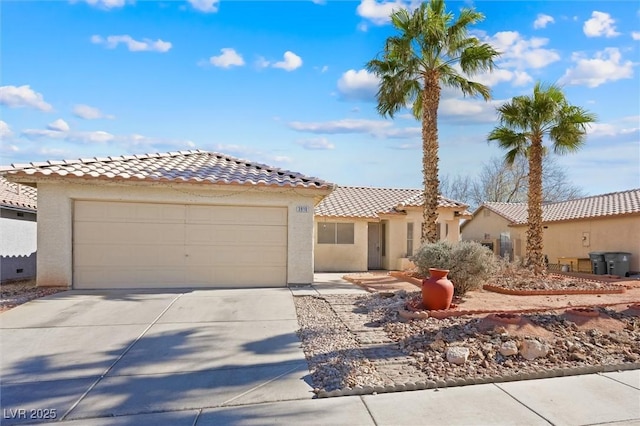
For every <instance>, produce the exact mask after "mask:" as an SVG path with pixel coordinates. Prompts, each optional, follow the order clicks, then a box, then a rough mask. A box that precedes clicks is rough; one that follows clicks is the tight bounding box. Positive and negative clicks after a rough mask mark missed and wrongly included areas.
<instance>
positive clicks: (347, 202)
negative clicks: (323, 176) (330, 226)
mask: <svg viewBox="0 0 640 426" xmlns="http://www.w3.org/2000/svg"><path fill="white" fill-rule="evenodd" d="M422 200H423V197H422V190H421V189H393V188H363V187H353V186H341V187H338V188H336V189H335V190H334V191H333V192H332V193H331V194H329V195H328V196H327V197H325V198H324V200H322V201H321V202H320V204H318V205H317V206H316V209H315V214H316V216H326V217H359V218H370V219H377V218H378V215H379V214H398V213H401V212H400V210H398V209H397V207H403V206H404V207H420V206H422V204H423V203H422ZM438 205H439V206H440V207H454V208H458V209H459V210H460V211H466V208H467V206H466V205H465V204H462V203H459V202H457V201H454V200H450V199H448V198H444V197H440V200H439V203H438Z"/></svg>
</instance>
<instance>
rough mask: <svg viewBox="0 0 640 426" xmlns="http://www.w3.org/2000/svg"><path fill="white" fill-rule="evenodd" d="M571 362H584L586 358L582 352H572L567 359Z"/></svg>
mask: <svg viewBox="0 0 640 426" xmlns="http://www.w3.org/2000/svg"><path fill="white" fill-rule="evenodd" d="M569 359H570V360H571V361H586V360H587V356H586V355H585V354H584V353H582V352H573V353H572V354H571V356H570V357H569Z"/></svg>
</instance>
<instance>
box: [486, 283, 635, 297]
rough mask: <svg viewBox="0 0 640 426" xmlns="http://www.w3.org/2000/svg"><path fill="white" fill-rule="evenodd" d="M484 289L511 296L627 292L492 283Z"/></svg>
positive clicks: (613, 289)
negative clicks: (516, 287) (515, 287)
mask: <svg viewBox="0 0 640 426" xmlns="http://www.w3.org/2000/svg"><path fill="white" fill-rule="evenodd" d="M482 289H483V290H487V291H492V292H494V293H500V294H508V295H511V296H562V295H572V294H621V293H625V292H626V291H627V289H626V288H625V287H618V288H611V289H602V290H586V289H585V290H579V289H575V290H574V289H566V290H514V289H510V288H504V287H498V286H494V285H490V284H485V285H483V286H482Z"/></svg>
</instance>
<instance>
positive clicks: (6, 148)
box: [0, 143, 20, 154]
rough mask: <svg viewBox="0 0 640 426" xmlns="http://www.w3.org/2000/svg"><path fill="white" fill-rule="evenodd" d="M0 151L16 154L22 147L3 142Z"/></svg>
mask: <svg viewBox="0 0 640 426" xmlns="http://www.w3.org/2000/svg"><path fill="white" fill-rule="evenodd" d="M0 151H1V152H9V153H11V154H14V153H16V152H19V151H20V148H19V147H18V145H13V144H8V143H3V144H2V145H0Z"/></svg>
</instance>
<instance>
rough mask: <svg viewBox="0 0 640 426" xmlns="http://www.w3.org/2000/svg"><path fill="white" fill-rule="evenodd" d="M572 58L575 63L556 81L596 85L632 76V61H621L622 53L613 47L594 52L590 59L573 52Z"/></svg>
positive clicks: (588, 85)
mask: <svg viewBox="0 0 640 426" xmlns="http://www.w3.org/2000/svg"><path fill="white" fill-rule="evenodd" d="M572 60H573V61H574V62H575V63H576V66H575V67H574V68H569V69H568V70H567V71H566V72H565V73H564V75H563V76H562V77H561V78H560V80H559V81H558V82H559V83H560V84H570V85H575V86H587V87H598V86H600V85H601V84H604V83H606V82H609V81H616V80H620V79H623V78H631V77H633V63H632V62H631V61H624V62H622V54H621V53H620V51H619V50H618V49H617V48H615V47H609V48H606V49H604V50H602V51H600V52H596V54H595V56H594V57H593V58H591V59H589V58H585V57H584V55H583V54H580V53H574V54H573V55H572Z"/></svg>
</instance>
